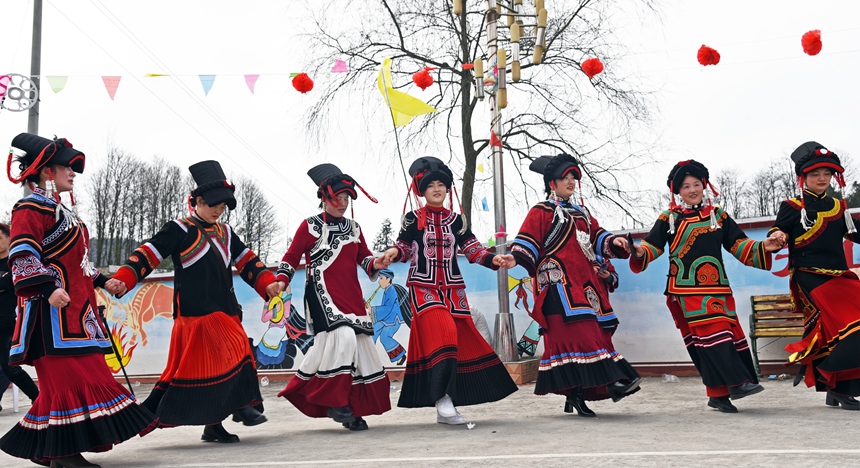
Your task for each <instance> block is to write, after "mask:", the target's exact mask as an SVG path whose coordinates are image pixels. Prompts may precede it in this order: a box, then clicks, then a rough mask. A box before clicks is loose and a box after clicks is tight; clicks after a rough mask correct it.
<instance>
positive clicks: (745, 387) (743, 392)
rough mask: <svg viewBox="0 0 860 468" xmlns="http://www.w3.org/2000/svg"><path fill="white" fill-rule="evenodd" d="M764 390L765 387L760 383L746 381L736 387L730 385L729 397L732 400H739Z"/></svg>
mask: <svg viewBox="0 0 860 468" xmlns="http://www.w3.org/2000/svg"><path fill="white" fill-rule="evenodd" d="M763 390H764V387H762V386H761V385H759V384H754V383H752V382H744V383H742V384H740V385H738V386H736V387H729V398H731V399H732V400H739V399H741V398H743V397H747V396H750V395H755V394H756V393H759V392H761V391H763Z"/></svg>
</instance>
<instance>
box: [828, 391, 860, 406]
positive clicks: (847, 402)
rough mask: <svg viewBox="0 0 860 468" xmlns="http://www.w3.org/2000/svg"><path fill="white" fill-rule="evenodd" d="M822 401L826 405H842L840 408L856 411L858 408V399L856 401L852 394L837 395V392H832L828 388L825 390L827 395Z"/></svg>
mask: <svg viewBox="0 0 860 468" xmlns="http://www.w3.org/2000/svg"><path fill="white" fill-rule="evenodd" d="M824 403H825V404H826V405H827V406H839V405H842V409H847V410H853V411H857V410H860V401H857V400H856V399H855V398H854V397H852V396H847V395H839V394H837V393H833V392H831V391H830V390H828V391H827V397H826V398H825V400H824Z"/></svg>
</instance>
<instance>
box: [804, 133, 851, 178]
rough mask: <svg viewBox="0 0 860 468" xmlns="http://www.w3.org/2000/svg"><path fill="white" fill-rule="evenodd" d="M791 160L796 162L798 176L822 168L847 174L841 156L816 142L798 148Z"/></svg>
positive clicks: (809, 142)
mask: <svg viewBox="0 0 860 468" xmlns="http://www.w3.org/2000/svg"><path fill="white" fill-rule="evenodd" d="M791 160H792V161H794V173H795V174H797V175H798V176H803V175H804V174H806V173H807V172H810V171H814V170H815V169H821V168H827V169H831V170H833V171H834V172H837V173H839V174H841V173H843V172H845V168H844V167H842V163H841V162H840V161H839V156H837V155H836V153H834V152H832V151H830V150H828V149H827V148H825V147H824V146H823V145H822V144H821V143H818V142H815V141H807V142H806V143H804V144H802V145H800V146H798V147H797V149H796V150H794V152H792V153H791Z"/></svg>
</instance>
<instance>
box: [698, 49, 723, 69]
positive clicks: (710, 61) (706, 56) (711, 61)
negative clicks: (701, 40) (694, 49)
mask: <svg viewBox="0 0 860 468" xmlns="http://www.w3.org/2000/svg"><path fill="white" fill-rule="evenodd" d="M696 57H697V58H698V59H699V63H701V64H702V65H704V66H708V65H716V64H718V63H720V53H719V52H717V51H716V50H715V49H712V48H710V47H708V46H706V45H702V47H699V53H698V54H697V55H696Z"/></svg>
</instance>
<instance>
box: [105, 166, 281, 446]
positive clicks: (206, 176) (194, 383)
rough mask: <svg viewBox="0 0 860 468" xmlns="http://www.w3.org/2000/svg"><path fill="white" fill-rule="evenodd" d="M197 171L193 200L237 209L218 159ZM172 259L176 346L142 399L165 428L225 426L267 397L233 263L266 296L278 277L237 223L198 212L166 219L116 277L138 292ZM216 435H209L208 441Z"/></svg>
mask: <svg viewBox="0 0 860 468" xmlns="http://www.w3.org/2000/svg"><path fill="white" fill-rule="evenodd" d="M190 170H191V173H192V175H193V176H194V178H195V180H196V181H197V183H198V188H197V189H195V191H194V192H192V197H196V196H202V197H204V200H205V201H206V202H207V204H208V205H210V206H216V205H218V204H220V203H222V202H227V204H228V206H229V207H230V208H235V206H236V201H235V199H234V198H233V186H232V185H231V184H229V182H227V181H226V179H225V178H224V175H223V172H222V171H221V167H220V165H219V164H218V163H217V162H215V161H203V162H201V163H197V164H195V165H193V166H191V168H190ZM168 257H169V258H171V259H172V260H173V267H174V291H173V331H172V333H171V337H170V349H169V351H168V357H167V365H166V367H165V369H164V372H162V374H161V376H160V377H159V378H158V381H157V382H156V384H155V388H153V390H152V393H150V395H149V397H148V398H147V399H146V401H144V403H143V404H144V406H146V407H147V408H150V409H151V410H152V411H153V412H155V413H156V414H157V415H158V416H159V418H160V422H161V425H162V426H164V427H171V426H185V425H207V427H208V426H210V425H211V426H214V425H218V424H220V422H221V421H222V420H223V419H224V418H226V417H227V416H228V415H230V414H231V413H235V412H239V411H240V410H244V408H249V409H250V407H252V406H258V405H260V404H261V403H262V400H263V399H262V396H261V395H260V388H259V385H258V383H257V372H256V367H255V365H254V360H253V358H252V354H251V347H250V344H249V343H248V336H247V334H246V333H245V330H244V329H243V328H242V310H241V307H240V306H239V305H238V304H237V302H236V298H235V295H234V294H233V280H232V276H233V275H232V267H231V265H235V267H236V270H237V271H238V274H239V276H240V277H241V278H242V280H243V281H245V282H246V283H247V284H248V285H250V286H251V287H253V288H254V290H256V291H257V293H258V294H259V295H260V296H261V297H262V298H263V299H266V292H265V290H266V286H268V285H269V284H270V283H272V282H273V281H275V277H274V275H273V274H272V273H271V272H270V271H268V270H266V267H265V265H263V263H262V262H261V261H260V259H259V258H258V257H257V254H255V253H254V252H253V251H251V250H250V249H248V248H247V247H246V246H245V244H244V243H243V242H242V240H241V239H240V238H239V236H237V235H236V233H235V232H234V231H233V229H232V228H231V227H230V226H228V225H227V224H224V223H221V222H215V223H214V224H210V223H207V222H206V221H203V220H202V219H201V218H199V217H198V216H197V214H196V213H195V214H193V215H191V216H189V217H187V218H181V219H176V220H173V221H169V222H168V223H167V224H165V225H164V227H162V228H161V230H160V231H159V232H158V233H156V234H155V235H154V236H153V237H152V238H151V239H149V240H148V241H146V242H145V243H144V244H143V245H141V246H140V247H138V248H137V249H135V251H134V252H133V253H132V254H131V255H130V256H129V258H128V260H127V261H126V263H125V264H124V265H123V266H121V267H120V268H119V270H118V271H117V272H116V274H115V275H114V278H117V279H119V280H121V281H122V282H123V283H125V285H126V287H127V288H128V290H129V291H131V290H132V289H133V288H134V286H135V285H136V284H137V283H138V282H140V281H141V280H143V279H144V278H145V277H146V276H148V275H149V274H150V273H152V271H153V270H154V269H155V268H156V267H157V266H158V265H159V264H160V263H161V262H162V261H163V260H164V259H165V258H168ZM258 408H259V406H258ZM244 411H249V410H244ZM242 416H243V415H240V417H242ZM244 416H245V417H246V418H245V420H244V422H245V424H246V425H254V424H259V423H261V422H264V421H265V418H264V417H263V416H262V415H259V414H254V415H252V416H251V417H250V418H248V417H247V415H244ZM261 418H262V419H261ZM248 419H250V421H249V420H248ZM233 437H235V436H233ZM210 439H211V438H208V437H207V435H206V433H205V432H204V438H203V440H206V441H213V440H210ZM219 441H222V442H226V441H228V440H219ZM235 441H238V439H236V440H235Z"/></svg>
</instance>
